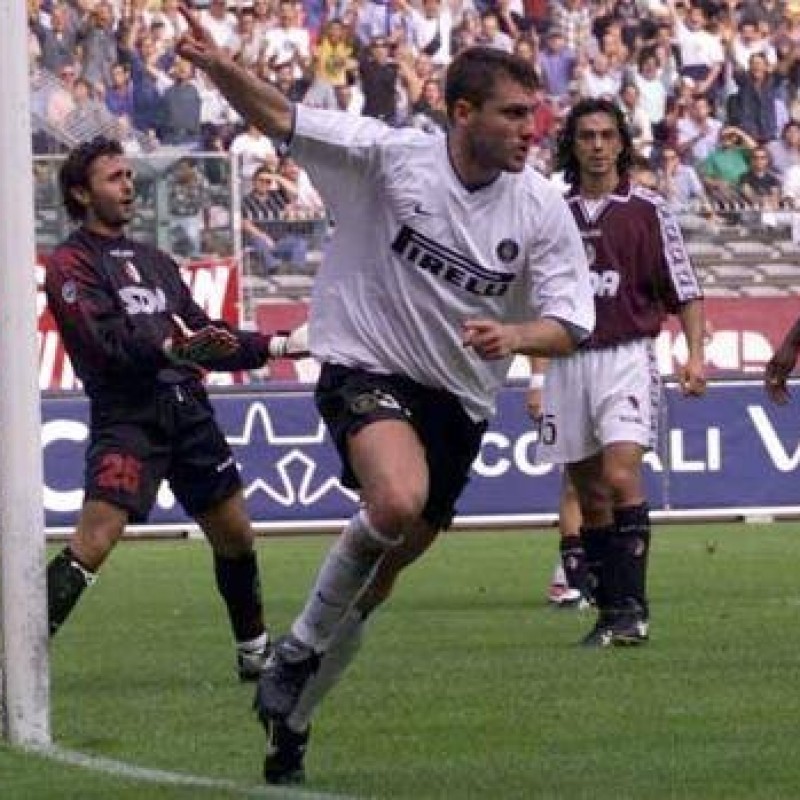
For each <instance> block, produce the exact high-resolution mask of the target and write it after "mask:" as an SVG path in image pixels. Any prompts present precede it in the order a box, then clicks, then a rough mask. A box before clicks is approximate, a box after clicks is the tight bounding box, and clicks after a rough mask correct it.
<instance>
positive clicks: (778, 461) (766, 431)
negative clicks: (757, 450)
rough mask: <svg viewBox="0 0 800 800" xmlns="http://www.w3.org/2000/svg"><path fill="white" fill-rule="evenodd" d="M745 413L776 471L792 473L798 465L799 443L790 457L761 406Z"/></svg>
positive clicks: (799, 461) (799, 456) (752, 407)
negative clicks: (748, 416) (751, 421)
mask: <svg viewBox="0 0 800 800" xmlns="http://www.w3.org/2000/svg"><path fill="white" fill-rule="evenodd" d="M747 413H748V414H749V415H750V419H752V420H753V425H755V429H756V432H757V433H758V435H759V437H760V438H761V441H762V442H763V443H764V447H765V448H766V451H767V454H768V455H769V457H770V458H771V459H772V463H773V464H774V465H775V467H776V469H778V470H780V471H781V472H792V471H793V470H795V469H797V466H798V464H800V442H798V444H797V447H795V449H794V452H793V453H792V454H791V455H790V454H789V453H788V452H787V451H786V449H785V448H784V446H783V442H781V440H780V438H779V437H778V434H777V433H776V432H775V428H774V427H773V425H772V422H770V419H769V417H768V416H767V415H766V413H765V412H764V409H763V408H762V407H761V406H748V407H747Z"/></svg>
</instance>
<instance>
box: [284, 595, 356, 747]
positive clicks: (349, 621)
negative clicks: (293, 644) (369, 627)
mask: <svg viewBox="0 0 800 800" xmlns="http://www.w3.org/2000/svg"><path fill="white" fill-rule="evenodd" d="M364 627H365V620H364V617H363V616H362V615H361V612H360V611H358V610H356V609H351V610H350V611H349V612H348V613H347V614H346V615H345V617H344V618H343V619H342V621H341V624H340V625H339V627H338V628H337V629H336V633H335V634H334V635H333V638H332V639H331V641H330V644H329V646H328V649H327V650H326V651H325V654H324V655H323V656H322V661H321V662H320V665H319V669H318V670H317V671H316V672H315V673H314V675H313V676H312V677H311V679H310V680H309V681H308V683H307V684H306V685H305V687H304V689H303V691H302V693H301V694H300V697H299V699H298V701H297V705H296V706H295V707H294V710H293V711H292V713H291V714H290V715H289V716H288V717H287V718H286V724H287V725H288V726H289V727H290V728H291V729H292V730H293V731H295V732H296V733H302V732H303V731H305V730H306V729H307V728H308V726H309V724H310V722H311V717H312V715H313V713H314V711H315V710H316V708H317V706H318V705H319V704H320V703H321V702H322V700H323V699H324V698H325V697H326V696H327V694H328V692H330V690H331V689H333V687H334V686H336V684H337V683H338V682H339V680H340V679H341V677H342V675H343V674H344V671H345V670H346V669H347V667H348V666H349V665H350V663H351V662H352V661H353V659H354V658H355V657H356V654H357V653H358V650H359V648H360V647H361V641H362V639H363V635H364Z"/></svg>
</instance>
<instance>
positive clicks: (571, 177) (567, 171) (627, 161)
mask: <svg viewBox="0 0 800 800" xmlns="http://www.w3.org/2000/svg"><path fill="white" fill-rule="evenodd" d="M598 113H600V114H608V116H609V117H611V119H613V120H614V122H615V123H616V126H617V130H618V131H619V136H620V139H621V140H622V150H621V151H620V154H619V157H618V158H617V172H618V173H619V176H620V178H626V177H627V176H628V173H629V172H630V168H631V162H632V160H633V154H634V149H633V139H632V137H631V132H630V130H629V128H628V124H627V123H626V122H625V117H624V115H623V113H622V111H621V110H620V108H619V106H618V105H617V104H616V103H614V102H613V101H611V100H605V99H602V98H588V99H586V100H579V101H578V102H577V103H575V105H574V106H573V107H572V109H571V110H570V112H569V114H567V118H566V120H565V121H564V127H563V128H562V129H561V132H560V133H559V135H558V140H557V141H556V158H555V168H556V169H557V170H563V172H564V180H566V182H567V183H568V184H570V185H577V184H580V164H578V159H577V158H576V157H575V134H576V131H577V129H578V120H580V119H581V117H585V116H587V115H589V114H598Z"/></svg>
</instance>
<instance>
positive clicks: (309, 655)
mask: <svg viewBox="0 0 800 800" xmlns="http://www.w3.org/2000/svg"><path fill="white" fill-rule="evenodd" d="M319 662H320V656H319V653H316V652H315V651H314V650H313V649H312V648H310V647H308V646H307V645H305V644H303V643H302V642H301V641H299V640H298V639H295V638H294V636H292V635H288V636H283V637H281V638H280V639H278V641H277V642H276V643H275V647H274V648H273V650H272V653H271V654H270V657H269V658H268V659H267V663H266V664H265V665H264V670H263V671H262V673H261V677H260V678H259V681H258V687H257V688H256V697H255V701H254V703H253V705H254V706H255V709H256V711H257V712H258V716H259V719H260V720H261V722H262V723H263V724H264V725H267V723H268V721H269V720H282V719H285V718H286V717H287V716H288V715H289V714H291V713H292V711H293V710H294V707H295V706H296V705H297V700H298V698H299V697H300V694H301V692H302V691H303V688H304V687H305V685H306V683H308V681H309V679H310V678H311V677H312V676H313V675H314V673H315V672H316V671H317V669H318V668H319Z"/></svg>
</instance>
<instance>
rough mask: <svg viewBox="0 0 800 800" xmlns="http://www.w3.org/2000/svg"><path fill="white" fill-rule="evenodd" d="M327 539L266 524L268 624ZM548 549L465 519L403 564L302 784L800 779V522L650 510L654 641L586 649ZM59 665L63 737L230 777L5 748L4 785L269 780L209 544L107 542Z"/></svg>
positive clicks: (145, 786) (764, 786)
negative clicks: (555, 592) (553, 589)
mask: <svg viewBox="0 0 800 800" xmlns="http://www.w3.org/2000/svg"><path fill="white" fill-rule="evenodd" d="M329 543H330V538H329V537H319V538H302V539H262V540H260V542H259V558H260V562H261V567H262V572H263V579H264V594H265V599H266V602H267V606H268V613H269V617H270V621H271V623H272V625H273V627H274V629H275V630H276V631H277V632H282V631H283V630H285V628H286V626H287V625H288V623H289V622H290V620H291V618H292V616H293V615H294V614H295V613H296V612H297V610H299V608H300V605H301V603H302V601H303V598H304V594H305V591H306V590H307V588H308V586H309V583H310V581H311V580H312V578H313V576H314V574H315V571H316V567H317V565H318V563H319V560H320V558H321V556H322V554H323V552H324V550H325V549H326V547H327V546H328V544H329ZM555 553H556V537H555V533H554V532H547V533H543V534H524V533H491V534H474V533H469V534H454V535H449V536H447V537H444V538H443V539H442V540H441V541H440V542H439V544H438V545H437V546H436V547H435V548H434V550H433V551H432V552H431V553H430V554H429V555H428V556H427V557H426V558H425V559H423V560H422V561H421V562H420V563H419V564H417V565H416V566H415V567H412V568H411V570H409V571H408V573H407V574H406V576H405V577H404V579H403V580H402V583H401V585H400V586H399V587H398V590H397V593H396V595H395V597H394V598H393V599H392V601H391V602H390V604H389V605H387V606H386V607H385V608H384V609H383V610H382V611H380V612H379V613H377V614H376V615H375V617H374V619H373V620H372V622H371V629H370V631H369V635H368V636H367V639H366V643H365V647H364V650H363V651H362V654H361V656H360V657H359V659H358V660H357V661H356V663H355V664H354V666H353V669H352V670H351V672H350V673H349V674H348V676H347V678H346V679H345V681H344V683H342V684H341V685H340V686H339V687H338V688H337V690H336V691H335V692H334V693H333V694H332V695H331V696H330V698H329V699H328V701H327V702H326V703H325V705H324V706H323V708H322V709H321V712H320V713H319V715H318V717H317V719H316V721H315V729H314V735H313V737H312V743H311V748H310V751H309V755H308V758H307V771H308V776H309V781H308V784H307V789H308V790H309V791H311V792H316V793H318V794H329V795H337V796H344V797H349V798H376V800H377V799H380V800H384V799H385V800H395V799H396V800H402V799H404V798H408V799H409V800H411V799H412V798H413V800H428V799H429V798H430V800H450V798H452V799H453V800H456V799H457V800H462V799H463V798H497V799H498V800H506V799H508V800H511V799H512V798H535V800H578V799H579V798H580V799H581V800H583V798H585V799H586V800H590V799H591V800H606V799H608V800H628V798H630V800H633V799H634V798H635V799H636V800H662V799H663V800H667V799H669V800H716V799H717V798H719V800H778V799H779V798H780V799H783V798H785V799H786V800H790V799H792V800H795V799H796V798H798V797H800V761H799V760H798V759H797V755H796V751H797V747H796V735H797V730H798V720H800V690H799V689H798V685H797V677H798V672H799V670H798V661H799V660H800V624H798V613H800V584H798V579H797V572H798V565H800V524H796V523H781V524H777V523H776V524H772V525H734V524H719V525H717V524H714V525H710V524H707V525H692V526H675V527H666V526H657V527H656V528H655V533H654V545H653V555H652V561H651V564H652V567H651V587H650V594H651V598H652V616H653V620H652V641H651V642H650V643H649V644H648V645H647V646H646V647H642V648H638V649H614V650H610V651H587V650H582V649H580V648H578V647H576V646H575V643H576V641H578V640H579V639H580V637H581V636H582V635H583V634H584V633H585V632H586V631H587V630H588V628H589V627H591V624H592V620H593V617H592V615H591V614H587V613H578V612H570V611H556V610H553V609H551V608H548V607H547V605H546V603H545V602H544V599H543V598H544V593H545V589H546V585H547V582H548V578H549V576H550V572H551V570H552V567H553V564H554V560H555ZM51 681H52V711H53V733H54V737H55V739H56V741H57V743H58V744H59V745H60V746H62V747H64V748H68V749H69V750H73V751H79V752H81V753H86V754H93V755H100V756H103V757H106V758H109V759H116V760H118V761H122V762H125V763H126V764H129V765H136V766H141V767H146V768H153V769H160V770H168V771H170V772H181V773H187V774H190V775H194V776H201V777H204V778H212V779H219V780H220V781H230V782H232V783H233V784H234V786H233V788H230V789H229V788H225V787H223V786H222V785H219V786H217V787H216V788H214V787H211V788H203V787H200V786H195V787H174V786H163V785H158V784H152V783H142V782H137V781H136V780H134V779H132V778H125V777H122V776H113V775H108V774H97V773H95V772H92V771H90V770H85V769H81V768H78V767H72V766H65V765H61V764H57V763H54V762H51V761H48V760H43V759H41V758H39V757H37V756H33V755H27V754H21V753H19V752H18V751H15V750H13V749H11V748H8V747H3V746H0V797H2V798H3V800H41V798H59V800H60V799H61V798H81V800H85V799H86V798H114V799H115V800H116V798H124V799H125V800H127V799H128V798H134V799H136V800H138V799H139V798H142V799H145V798H146V799H147V800H151V798H153V799H155V800H158V799H160V798H167V799H168V800H178V798H190V797H197V798H206V797H208V798H229V797H231V798H232V797H242V796H248V795H249V794H252V796H258V795H259V794H262V795H263V794H264V792H263V790H259V788H258V787H259V786H260V783H261V779H260V770H261V759H262V755H263V734H262V732H261V729H260V727H259V726H258V724H257V721H256V719H255V716H254V714H253V712H252V711H251V709H250V703H251V700H252V687H250V686H248V685H242V684H239V683H238V682H237V680H236V677H235V673H234V659H233V647H232V644H231V641H230V635H229V633H228V625H227V620H226V617H225V612H224V609H223V606H222V604H221V601H220V600H219V599H218V598H217V596H216V591H215V589H214V586H213V578H212V573H211V557H210V551H209V549H208V548H207V547H206V546H205V545H204V544H203V543H201V542H189V543H187V542H150V543H135V544H134V543H129V544H124V545H122V546H120V547H119V548H117V550H116V551H115V553H114V554H113V556H112V558H111V560H110V561H109V563H108V564H107V565H106V567H105V568H104V570H103V574H102V576H101V580H100V581H98V583H97V585H96V586H95V587H93V588H92V589H91V590H90V591H89V592H88V593H87V594H86V596H85V598H84V600H83V601H82V603H81V605H80V606H79V608H78V610H77V611H76V612H75V614H74V616H73V618H72V619H71V620H70V621H69V623H67V625H66V626H65V627H64V629H63V630H62V631H61V632H60V633H59V636H58V638H57V640H56V641H55V643H54V645H53V649H52V663H51ZM248 787H250V788H252V789H253V791H252V793H251V792H250V791H249V789H248ZM268 796H273V797H276V796H279V795H278V794H271V795H268ZM285 796H286V797H295V798H297V797H302V794H301V792H300V791H299V790H292V791H291V792H290V793H287V794H286V795H285Z"/></svg>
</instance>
